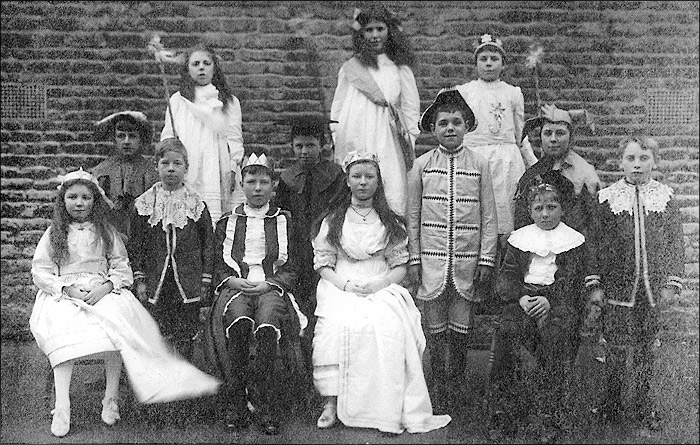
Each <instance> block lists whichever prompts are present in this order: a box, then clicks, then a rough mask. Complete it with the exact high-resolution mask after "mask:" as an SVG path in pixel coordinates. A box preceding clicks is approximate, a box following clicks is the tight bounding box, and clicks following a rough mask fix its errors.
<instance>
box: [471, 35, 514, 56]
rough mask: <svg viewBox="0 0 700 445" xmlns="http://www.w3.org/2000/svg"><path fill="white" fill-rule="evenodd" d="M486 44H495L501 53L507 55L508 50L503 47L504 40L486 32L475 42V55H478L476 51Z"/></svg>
mask: <svg viewBox="0 0 700 445" xmlns="http://www.w3.org/2000/svg"><path fill="white" fill-rule="evenodd" d="M485 46H493V47H494V48H495V49H496V50H497V51H498V52H499V53H501V55H504V56H505V55H506V50H504V49H503V42H502V41H501V39H499V38H498V37H495V36H493V35H491V34H484V35H482V36H481V37H480V38H479V40H477V41H476V42H475V43H474V47H475V48H474V57H476V53H478V52H479V50H480V49H481V48H483V47H485Z"/></svg>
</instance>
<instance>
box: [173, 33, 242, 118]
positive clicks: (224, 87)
mask: <svg viewBox="0 0 700 445" xmlns="http://www.w3.org/2000/svg"><path fill="white" fill-rule="evenodd" d="M197 51H204V52H205V53H207V54H209V56H210V57H211V60H212V61H213V62H214V75H213V77H212V79H211V83H212V85H214V86H215V87H216V89H217V90H219V100H220V101H221V102H223V104H224V112H225V111H227V110H228V106H229V104H230V103H231V102H232V98H233V92H232V91H231V88H230V87H229V86H228V82H227V81H226V76H224V72H223V70H222V69H221V65H219V56H217V54H216V52H215V51H214V49H213V48H212V47H210V46H208V45H198V46H196V47H194V48H192V49H191V50H190V51H189V52H188V53H187V54H186V56H187V57H186V58H185V62H184V63H182V64H181V65H180V90H179V91H180V95H182V97H184V98H185V99H187V100H189V101H190V102H194V90H195V85H196V84H195V82H194V79H192V76H190V71H189V65H190V57H192V54H194V53H195V52H197Z"/></svg>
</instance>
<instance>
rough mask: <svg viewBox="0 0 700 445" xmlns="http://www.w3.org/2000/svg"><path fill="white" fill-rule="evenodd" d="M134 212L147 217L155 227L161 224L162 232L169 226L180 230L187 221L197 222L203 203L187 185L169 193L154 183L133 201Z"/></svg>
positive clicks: (157, 183) (202, 209) (159, 183)
mask: <svg viewBox="0 0 700 445" xmlns="http://www.w3.org/2000/svg"><path fill="white" fill-rule="evenodd" d="M134 205H135V207H136V211H137V212H138V214H139V215H141V216H149V218H148V223H149V224H150V225H151V227H155V226H156V225H157V224H158V223H160V222H162V223H163V225H162V227H163V230H164V231H167V230H168V226H169V225H173V226H175V227H177V228H179V229H182V228H184V227H185V225H187V219H188V218H189V219H191V220H193V221H198V220H199V218H201V216H202V212H203V211H204V207H205V204H204V201H202V198H200V196H199V195H198V194H197V192H195V191H194V190H192V189H191V188H190V187H189V186H188V185H187V184H185V186H184V187H181V188H179V189H177V190H175V191H172V192H169V191H167V190H165V189H164V188H163V184H162V183H161V182H156V183H155V184H154V185H153V186H152V187H151V188H150V189H148V190H147V191H146V192H145V193H144V194H142V195H141V196H139V197H138V198H136V200H135V201H134Z"/></svg>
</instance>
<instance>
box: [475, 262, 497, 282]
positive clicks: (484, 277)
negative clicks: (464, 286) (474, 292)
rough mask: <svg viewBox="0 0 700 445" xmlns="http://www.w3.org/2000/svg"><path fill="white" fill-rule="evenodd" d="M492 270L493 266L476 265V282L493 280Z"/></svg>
mask: <svg viewBox="0 0 700 445" xmlns="http://www.w3.org/2000/svg"><path fill="white" fill-rule="evenodd" d="M492 271H493V268H492V267H491V266H484V265H479V266H476V270H475V271H474V283H475V284H487V283H488V282H489V281H490V280H491V272H492Z"/></svg>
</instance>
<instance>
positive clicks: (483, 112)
mask: <svg viewBox="0 0 700 445" xmlns="http://www.w3.org/2000/svg"><path fill="white" fill-rule="evenodd" d="M457 90H458V91H459V92H460V94H461V95H462V97H464V100H466V101H467V104H469V107H470V108H471V109H472V111H473V112H474V116H475V117H476V119H477V121H478V125H477V127H476V130H474V131H472V132H469V133H466V134H465V135H464V144H465V145H466V146H467V147H469V148H470V149H472V150H474V151H475V152H477V153H479V154H480V155H482V156H483V157H485V158H486V159H488V161H489V170H490V171H491V183H492V185H493V193H494V195H495V196H496V213H497V215H498V233H499V234H508V233H510V232H511V231H512V230H513V213H514V201H513V199H514V197H515V191H516V190H517V188H518V181H519V180H520V177H521V176H522V175H523V173H525V169H526V168H528V167H530V166H531V165H533V164H535V163H536V162H537V158H536V157H535V154H534V153H533V152H532V147H530V146H529V145H526V146H524V148H522V149H520V148H518V143H519V142H520V135H521V134H522V131H523V126H524V125H525V99H524V97H523V93H522V90H521V89H520V87H516V86H513V85H510V84H508V83H506V82H503V81H501V80H497V81H494V82H485V81H483V80H481V79H478V80H472V81H470V82H467V83H465V84H463V85H459V86H458V87H457Z"/></svg>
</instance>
